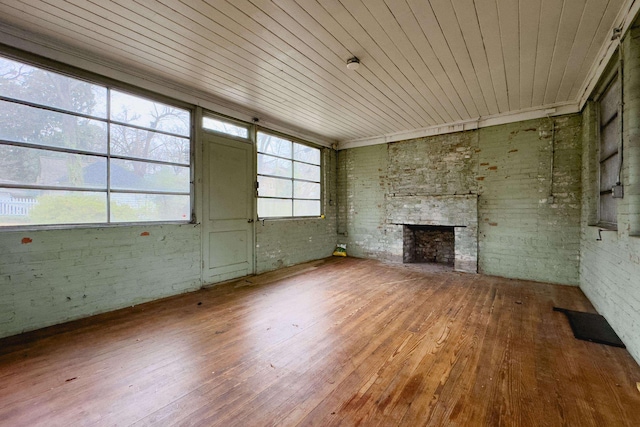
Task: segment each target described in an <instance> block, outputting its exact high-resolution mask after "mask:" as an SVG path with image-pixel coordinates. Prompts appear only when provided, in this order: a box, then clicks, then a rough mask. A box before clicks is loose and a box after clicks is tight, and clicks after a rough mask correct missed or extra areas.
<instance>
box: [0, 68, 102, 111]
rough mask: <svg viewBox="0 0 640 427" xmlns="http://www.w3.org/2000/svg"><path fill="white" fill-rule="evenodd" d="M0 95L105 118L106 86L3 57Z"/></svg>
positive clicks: (0, 73) (0, 74)
mask: <svg viewBox="0 0 640 427" xmlns="http://www.w3.org/2000/svg"><path fill="white" fill-rule="evenodd" d="M0 95H2V96H6V97H8V98H14V99H19V100H21V101H27V102H33V103H37V104H41V105H45V106H47V107H54V108H59V109H61V110H65V111H71V112H74V113H81V114H86V115H90V116H93V117H100V118H106V112H107V89H106V88H105V87H102V86H98V85H94V84H91V83H87V82H84V81H82V80H78V79H74V78H71V77H66V76H63V75H61V74H58V73H54V72H51V71H47V70H42V69H39V68H36V67H32V66H30V65H26V64H22V63H20V62H16V61H12V60H10V59H6V58H1V57H0Z"/></svg>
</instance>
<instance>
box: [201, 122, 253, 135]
mask: <svg viewBox="0 0 640 427" xmlns="http://www.w3.org/2000/svg"><path fill="white" fill-rule="evenodd" d="M202 127H203V128H204V129H206V130H212V131H214V132H219V133H224V134H225V135H230V136H235V137H238V138H243V139H248V138H249V128H248V127H245V126H238V125H236V124H233V123H229V122H227V121H223V120H220V119H216V118H213V117H206V116H205V117H203V118H202Z"/></svg>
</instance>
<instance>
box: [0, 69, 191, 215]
mask: <svg viewBox="0 0 640 427" xmlns="http://www.w3.org/2000/svg"><path fill="white" fill-rule="evenodd" d="M190 177H191V112H190V111H189V110H185V109H183V108H177V107H174V106H172V105H168V104H164V103H161V102H156V101H153V100H151V99H148V98H145V97H140V96H137V95H132V94H128V93H125V92H122V91H119V90H115V89H111V88H109V87H105V86H101V85H97V84H93V83H88V82H86V81H82V80H79V79H75V78H72V77H67V76H64V75H61V74H58V73H55V72H52V71H48V70H43V69H40V68H37V67H33V66H30V65H27V64H22V63H20V62H17V61H14V60H10V59H6V58H2V57H0V227H1V226H20V225H47V224H84V223H119V222H147V221H189V220H190V219H191V178H190Z"/></svg>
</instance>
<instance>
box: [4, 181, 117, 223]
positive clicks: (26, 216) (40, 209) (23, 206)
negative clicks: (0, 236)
mask: <svg viewBox="0 0 640 427" xmlns="http://www.w3.org/2000/svg"><path fill="white" fill-rule="evenodd" d="M106 221H107V194H106V193H93V192H70V191H58V190H55V191H49V190H48V191H41V190H23V189H13V188H0V225H45V224H87V223H104V222H106Z"/></svg>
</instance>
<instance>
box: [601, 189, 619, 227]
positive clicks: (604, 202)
mask: <svg viewBox="0 0 640 427" xmlns="http://www.w3.org/2000/svg"><path fill="white" fill-rule="evenodd" d="M617 212H618V209H617V205H616V199H614V198H613V195H612V194H611V193H606V194H601V195H600V221H601V222H608V223H610V224H616V223H617V222H618V218H617Z"/></svg>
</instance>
